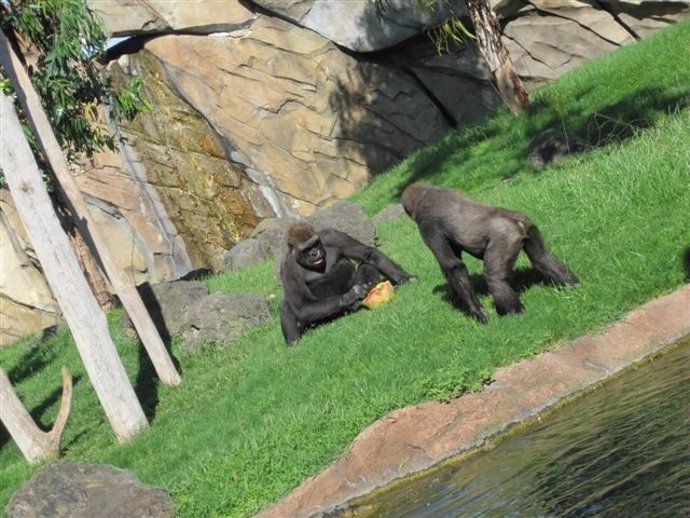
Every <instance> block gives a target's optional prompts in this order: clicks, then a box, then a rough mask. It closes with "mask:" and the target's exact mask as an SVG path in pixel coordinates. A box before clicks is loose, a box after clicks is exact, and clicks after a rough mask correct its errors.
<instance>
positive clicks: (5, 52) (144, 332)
mask: <svg viewBox="0 0 690 518" xmlns="http://www.w3.org/2000/svg"><path fill="white" fill-rule="evenodd" d="M0 64H1V65H2V66H3V68H4V70H5V73H6V75H7V76H8V77H9V79H10V80H11V81H12V83H13V85H14V87H15V90H16V91H17V97H18V98H19V101H20V102H21V104H22V107H23V108H24V113H25V115H26V117H27V119H28V121H29V123H30V124H31V128H32V129H33V131H34V135H35V136H36V140H37V141H38V143H39V144H40V146H41V149H42V150H43V153H44V154H45V156H46V158H47V159H48V162H49V163H50V166H51V168H52V170H53V173H54V174H55V177H56V179H57V183H58V185H59V187H60V190H61V193H62V195H63V197H64V199H65V202H66V204H67V207H68V208H69V209H70V211H71V212H72V214H73V216H74V220H75V224H76V226H77V228H78V229H79V231H80V232H81V234H82V236H83V237H84V240H85V241H86V242H87V243H88V244H89V248H90V249H91V251H92V252H93V255H94V257H95V258H96V259H97V260H98V261H99V262H100V264H101V265H102V266H103V269H104V270H105V273H106V275H107V276H108V280H109V281H110V283H111V284H112V286H113V288H114V290H115V293H117V295H118V297H119V299H120V302H122V305H123V306H124V308H125V310H126V311H127V314H128V315H129V317H130V318H131V319H132V323H133V324H134V327H135V328H136V330H137V333H138V334H139V338H140V339H141V342H142V344H143V346H144V348H145V349H146V352H147V353H148V355H149V357H150V358H151V362H152V363H153V366H154V368H155V369H156V373H157V374H158V376H159V377H160V379H161V381H162V382H163V383H165V384H167V385H179V384H180V383H181V381H182V380H181V378H180V375H179V373H178V372H177V370H176V369H175V365H174V363H173V361H172V358H171V357H170V354H169V353H168V350H167V349H166V348H165V344H164V343H163V340H162V339H161V336H160V334H159V333H158V330H157V329H156V326H155V324H154V323H153V320H152V319H151V315H149V312H148V310H147V309H146V306H145V305H144V303H143V301H142V300H141V296H140V295H139V292H138V291H137V289H136V288H135V287H134V286H133V285H130V284H129V282H128V280H127V278H126V277H125V275H124V273H123V272H122V271H121V270H120V268H118V266H117V264H116V263H115V260H114V259H113V257H112V256H111V255H110V253H109V251H108V247H107V245H106V242H105V240H104V239H103V238H102V237H101V236H100V234H99V233H98V230H97V228H96V225H95V223H94V221H93V219H92V218H91V215H90V213H89V211H88V209H87V207H86V203H85V202H84V199H83V197H82V195H81V192H80V191H79V189H78V187H77V185H76V183H75V182H74V179H73V178H72V176H71V174H70V172H69V168H68V167H67V162H66V161H65V157H64V155H63V153H62V149H61V148H60V145H59V144H58V142H57V139H56V138H55V135H54V134H53V131H52V128H51V126H50V122H49V121H48V117H47V116H46V114H45V111H44V110H43V107H42V106H41V101H40V99H39V97H38V94H37V93H36V91H35V90H34V88H33V85H32V84H31V81H30V80H29V76H28V75H27V73H26V70H24V67H23V66H22V64H21V63H20V61H19V59H18V58H17V56H16V54H15V53H14V51H13V50H12V47H11V45H10V42H9V40H8V39H7V37H6V36H5V34H4V33H3V32H2V31H1V30H0Z"/></svg>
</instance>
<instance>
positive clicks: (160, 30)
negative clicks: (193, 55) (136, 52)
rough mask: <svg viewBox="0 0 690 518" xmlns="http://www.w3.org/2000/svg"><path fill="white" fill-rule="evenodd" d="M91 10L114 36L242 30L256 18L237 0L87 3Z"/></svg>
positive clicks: (93, 0)
mask: <svg viewBox="0 0 690 518" xmlns="http://www.w3.org/2000/svg"><path fill="white" fill-rule="evenodd" d="M87 4H88V6H89V8H90V9H91V10H93V11H94V12H95V13H96V14H97V15H99V16H100V17H101V18H102V19H103V20H104V22H105V25H106V27H107V30H108V32H109V33H110V34H111V35H112V36H114V37H118V36H133V35H140V34H169V33H174V32H180V33H185V34H190V33H196V34H210V33H212V32H218V31H231V30H236V29H238V28H240V27H245V26H246V25H247V24H248V23H249V22H250V21H251V20H253V19H254V18H255V15H254V14H253V13H252V11H250V10H248V9H246V8H245V7H244V6H243V5H242V3H241V2H238V1H237V0H213V2H212V4H206V5H203V3H200V2H190V1H185V0H183V1H178V2H171V1H170V0H125V1H123V0H87Z"/></svg>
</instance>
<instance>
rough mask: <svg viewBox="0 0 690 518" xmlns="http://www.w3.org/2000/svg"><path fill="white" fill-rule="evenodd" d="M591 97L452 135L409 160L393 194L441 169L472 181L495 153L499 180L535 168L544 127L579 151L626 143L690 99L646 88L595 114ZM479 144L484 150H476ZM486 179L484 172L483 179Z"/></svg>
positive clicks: (538, 104)
mask: <svg viewBox="0 0 690 518" xmlns="http://www.w3.org/2000/svg"><path fill="white" fill-rule="evenodd" d="M587 95H588V92H587V91H582V92H579V93H577V94H575V98H574V99H573V103H572V104H569V105H568V106H553V105H550V104H548V101H542V100H537V101H535V102H533V103H532V104H531V105H530V106H529V108H528V109H527V111H526V113H525V114H524V115H523V116H522V117H523V118H524V120H520V119H512V118H509V117H508V116H507V115H505V116H497V117H496V118H495V119H494V120H490V121H488V122H487V123H486V124H485V125H482V126H476V127H473V128H467V129H465V130H460V131H458V132H457V133H455V134H452V135H449V136H448V137H447V138H445V139H444V140H443V141H441V142H440V143H438V144H437V145H435V146H432V147H431V148H429V149H426V150H423V151H421V152H419V153H417V154H416V155H414V156H413V157H411V158H410V160H409V162H408V164H409V167H408V169H409V174H408V177H407V182H406V183H405V184H404V185H401V186H400V188H399V191H398V192H397V193H395V195H396V196H397V197H399V196H400V195H401V194H402V190H403V189H404V187H405V186H406V185H407V184H408V183H411V182H414V181H424V180H425V179H427V178H434V179H435V180H436V179H437V178H439V172H440V171H443V170H448V169H451V170H452V171H453V172H454V173H456V174H457V177H455V176H454V178H453V183H459V184H461V185H462V184H464V183H471V181H470V180H469V179H468V180H464V178H465V177H469V176H470V175H471V173H472V171H471V168H472V167H473V164H479V163H481V162H486V161H494V160H495V157H494V156H492V155H495V156H496V157H500V163H498V164H497V166H498V167H497V169H496V170H495V172H494V173H493V174H494V176H495V179H496V180H505V179H508V178H510V177H512V176H513V175H515V174H516V173H518V172H520V171H524V170H532V169H533V168H532V166H531V165H530V162H529V154H530V143H531V142H532V141H533V140H534V139H535V138H536V137H538V136H539V135H541V134H542V133H544V132H546V131H553V132H555V133H561V134H562V135H563V137H564V140H570V141H571V142H577V143H578V146H577V148H578V150H585V151H587V150H593V149H596V148H599V147H602V146H606V145H609V144H612V143H616V142H623V141H625V140H627V139H629V138H630V137H633V136H634V135H635V134H636V133H638V132H639V131H640V130H644V129H647V128H650V127H653V126H654V125H655V124H656V123H657V122H658V120H659V118H660V117H661V116H662V115H664V114H666V113H670V112H673V111H675V110H677V109H678V108H679V107H681V106H684V105H685V104H686V103H687V102H688V92H684V93H680V94H668V93H667V92H666V91H665V90H664V89H662V88H658V89H657V88H647V89H641V90H637V91H635V92H633V93H631V94H630V95H628V96H627V97H625V98H624V99H622V100H621V101H619V102H617V103H615V104H612V105H610V106H607V107H605V108H603V109H598V110H596V111H593V112H591V111H590V110H589V109H588V107H587V102H586V99H587ZM480 144H481V145H482V146H483V151H482V152H481V153H479V154H478V153H477V148H478V146H479V145H480ZM487 144H488V145H487ZM486 180H487V177H486V176H485V175H483V176H482V179H481V181H482V182H485V181H486ZM441 181H443V179H442V180H441ZM435 183H438V182H437V181H435Z"/></svg>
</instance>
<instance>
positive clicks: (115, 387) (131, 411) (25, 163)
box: [0, 68, 148, 441]
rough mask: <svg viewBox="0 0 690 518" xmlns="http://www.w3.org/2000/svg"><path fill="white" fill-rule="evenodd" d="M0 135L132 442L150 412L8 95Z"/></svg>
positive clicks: (73, 326) (95, 374) (85, 351)
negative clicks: (124, 362)
mask: <svg viewBox="0 0 690 518" xmlns="http://www.w3.org/2000/svg"><path fill="white" fill-rule="evenodd" d="M5 70H6V71H7V68H5ZM18 91H19V90H18ZM0 134H1V135H2V145H1V146H0V167H1V168H2V170H3V172H4V174H5V180H6V181H7V184H8V186H9V188H10V193H11V194H12V199H13V200H14V203H15V205H16V207H17V212H18V214H19V216H20V218H21V219H22V223H24V227H25V228H26V232H27V234H28V236H29V241H30V242H31V244H32V245H33V247H34V250H35V251H36V256H37V257H38V260H39V261H40V263H41V266H42V267H43V271H44V273H45V276H46V279H47V280H48V283H49V284H50V288H51V289H52V291H53V295H55V298H56V299H57V301H58V304H60V309H62V313H63V315H64V316H65V319H66V320H67V324H68V325H69V328H70V331H71V332H72V336H73V337H74V341H75V343H76V345H77V349H78V350H79V354H80V356H81V358H82V361H83V362H84V367H85V368H86V372H87V373H88V375H89V380H90V381H91V384H92V385H93V387H94V389H95V391H96V394H97V395H98V399H99V401H100V402H101V405H102V406H103V409H104V410H105V413H106V415H107V417H108V420H109V421H110V424H111V426H112V428H113V430H114V431H115V435H116V436H117V438H118V440H120V441H126V440H128V439H129V438H131V437H132V436H133V435H135V434H136V433H137V432H139V431H140V430H142V429H144V428H146V427H147V426H148V422H147V421H146V416H145V415H144V411H143V410H142V408H141V405H140V404H139V401H138V400H137V397H136V394H135V393H134V389H133V388H132V385H131V384H130V382H129V379H128V378H127V373H126V372H125V369H124V366H123V365H122V362H121V361H120V357H119V356H118V355H117V350H116V349H115V344H113V341H112V338H111V337H110V332H109V330H108V323H107V321H106V318H105V314H104V313H103V311H102V310H101V308H100V306H99V305H98V302H97V301H96V299H95V297H94V295H93V293H92V292H91V290H90V289H89V286H88V284H87V282H86V279H85V278H84V274H83V273H82V271H81V269H80V268H79V263H78V261H77V258H76V256H75V255H74V250H73V249H72V247H71V246H70V242H69V239H68V238H67V235H66V234H65V232H64V231H63V230H62V227H61V226H60V222H59V220H58V218H57V215H56V214H55V212H54V210H53V204H52V202H51V200H50V196H49V195H48V191H47V190H46V186H45V184H44V182H43V178H42V177H41V173H40V171H39V169H38V165H37V164H36V160H35V158H34V156H33V153H32V152H31V148H30V147H29V143H28V142H27V140H26V138H25V137H24V132H23V131H22V126H21V124H20V123H19V119H18V118H17V114H16V113H15V112H14V106H13V104H12V101H11V100H10V99H9V98H8V97H7V96H5V95H4V94H2V93H0ZM3 412H4V410H3Z"/></svg>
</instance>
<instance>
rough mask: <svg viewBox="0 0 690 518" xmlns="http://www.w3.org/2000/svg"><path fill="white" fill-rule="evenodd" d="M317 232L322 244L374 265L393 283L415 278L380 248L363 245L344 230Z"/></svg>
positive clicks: (344, 255)
mask: <svg viewBox="0 0 690 518" xmlns="http://www.w3.org/2000/svg"><path fill="white" fill-rule="evenodd" d="M319 234H320V235H321V240H322V241H323V243H324V246H326V247H327V248H335V249H337V251H338V254H339V255H341V256H343V257H346V258H348V259H353V260H355V261H358V262H360V263H362V264H370V265H372V266H374V267H375V268H376V269H377V270H378V271H379V272H380V273H381V274H382V275H384V276H385V277H386V278H388V279H390V280H391V281H392V282H393V284H403V283H405V282H410V281H414V280H416V277H414V276H412V275H410V274H409V273H407V272H406V271H405V270H403V269H402V267H401V266H399V265H398V264H396V263H395V262H393V261H392V260H391V259H390V258H388V257H387V256H386V255H385V254H383V253H382V252H381V251H380V250H378V249H377V248H375V247H373V246H368V245H365V244H364V243H362V242H360V241H358V240H356V239H355V238H353V237H351V236H349V235H347V234H346V233H344V232H340V231H339V230H335V229H326V230H322V231H321V232H320V233H319Z"/></svg>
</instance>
